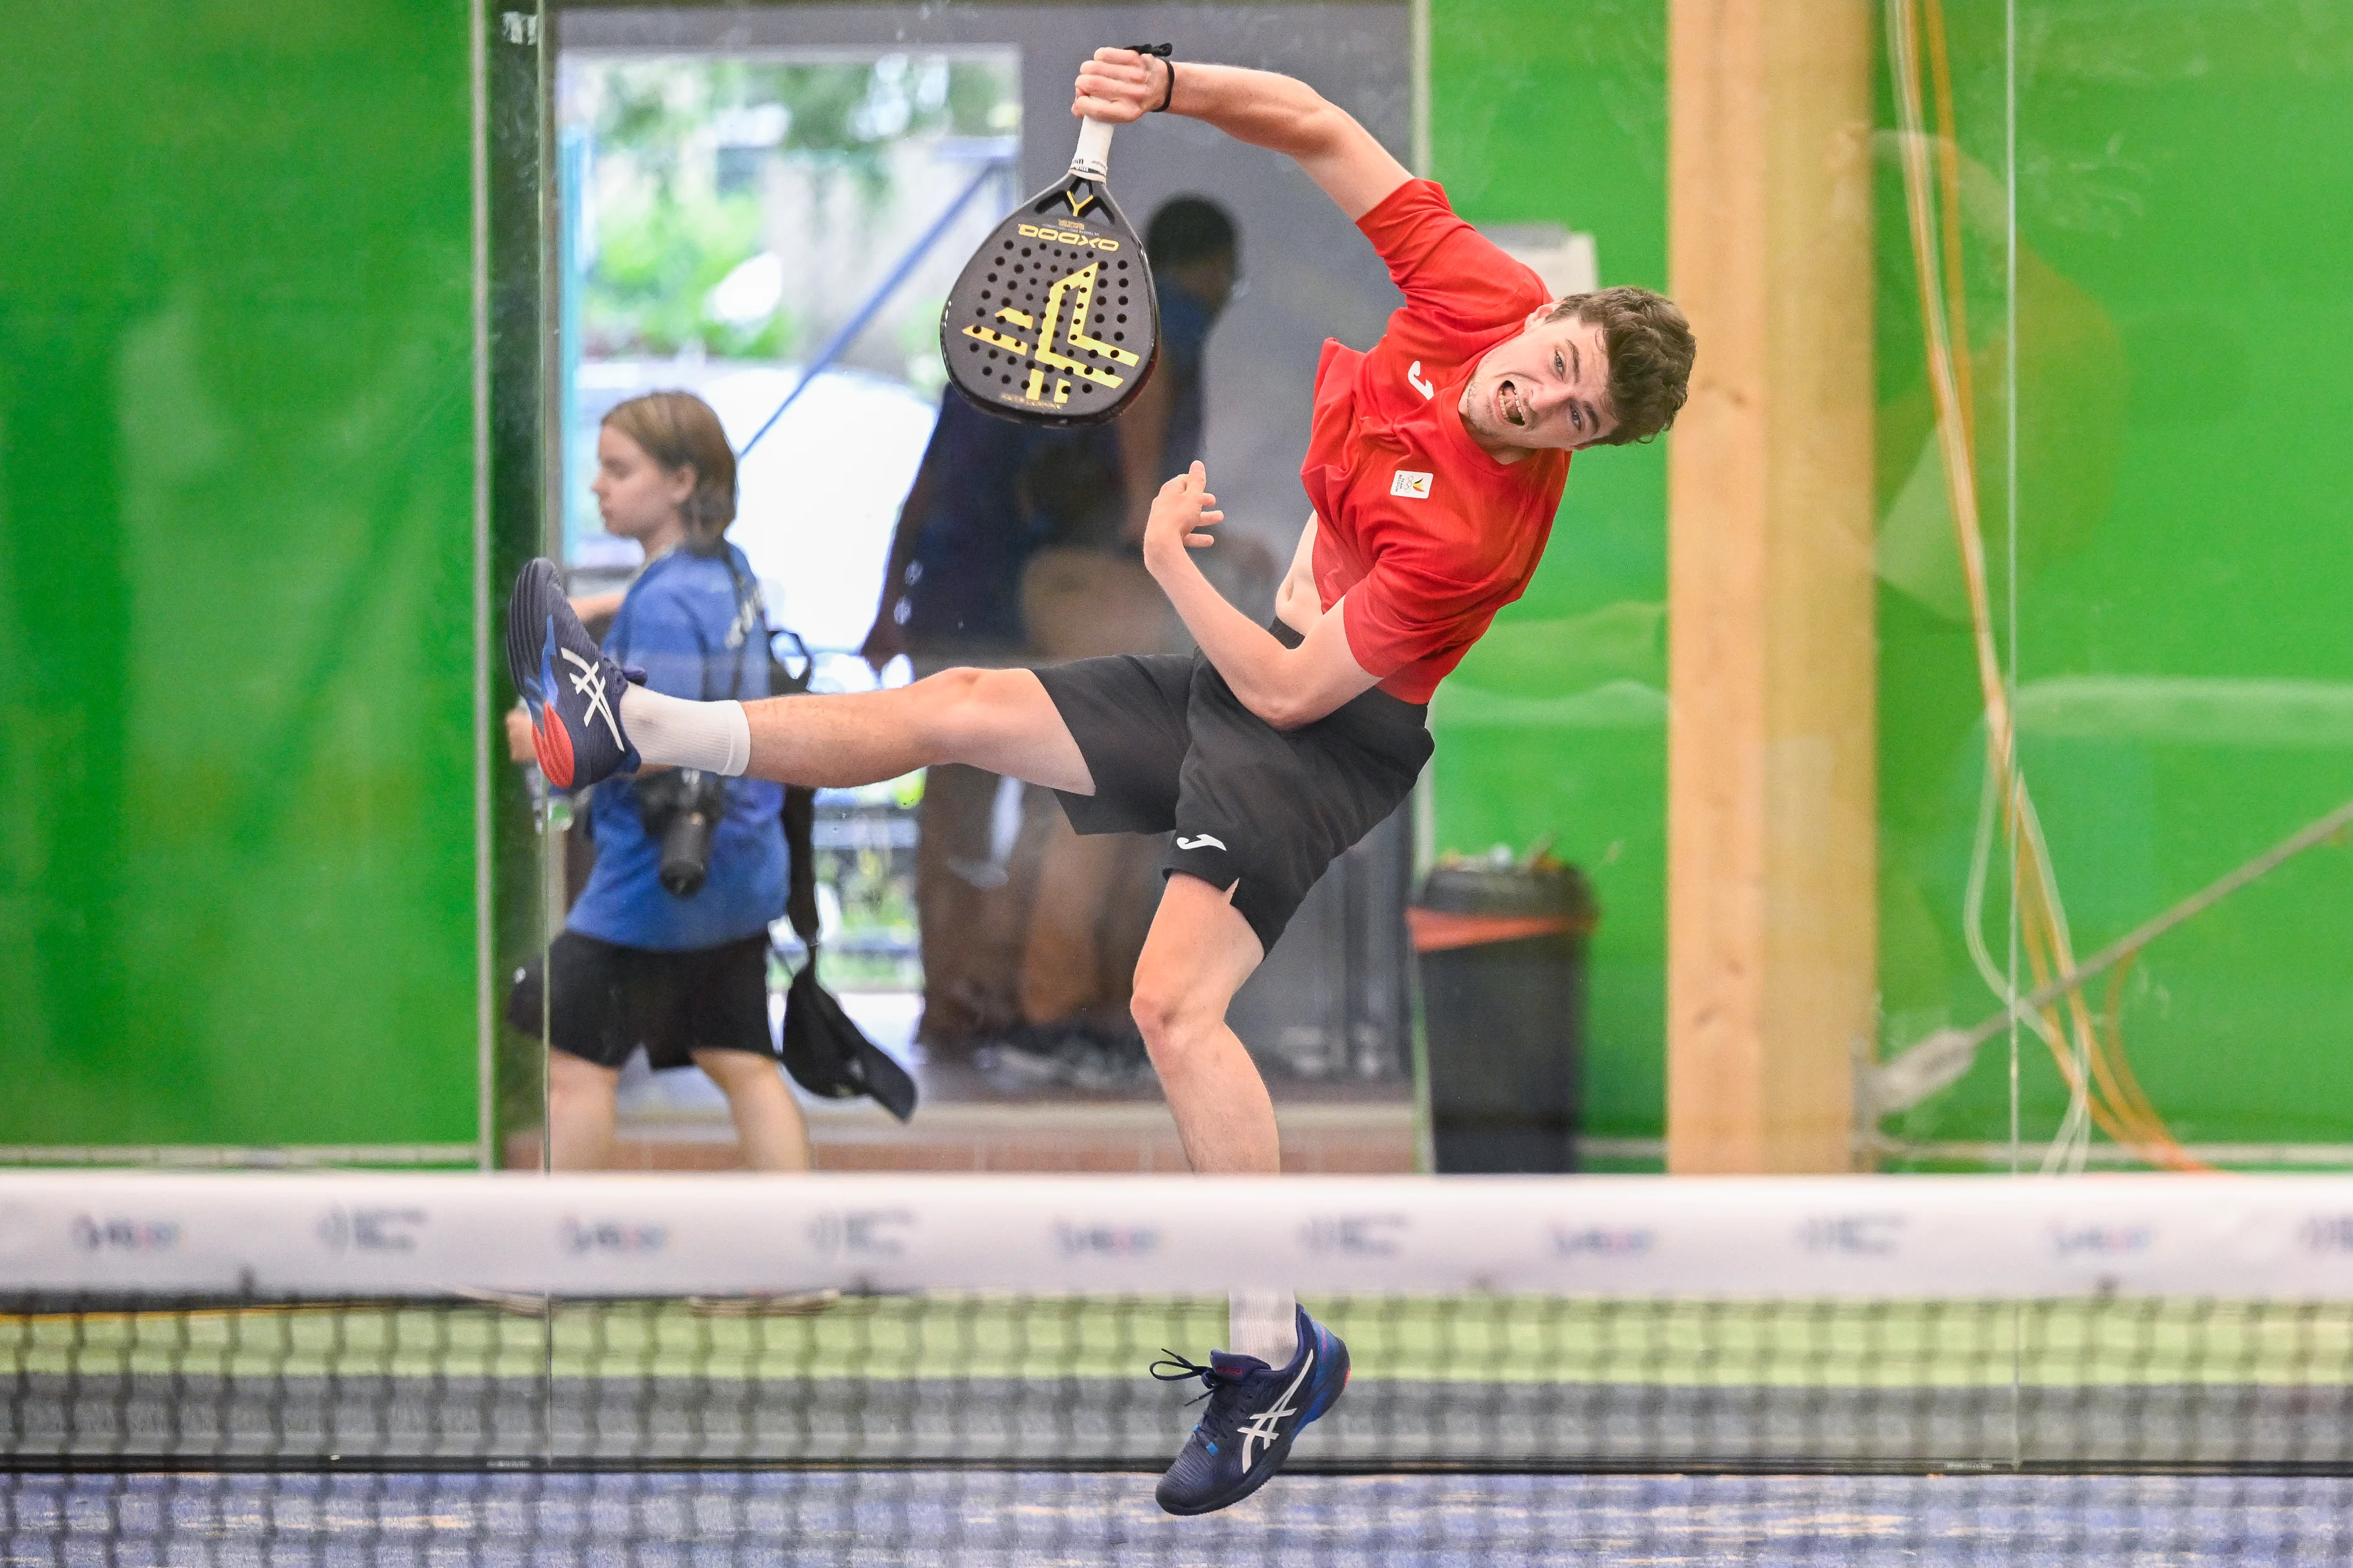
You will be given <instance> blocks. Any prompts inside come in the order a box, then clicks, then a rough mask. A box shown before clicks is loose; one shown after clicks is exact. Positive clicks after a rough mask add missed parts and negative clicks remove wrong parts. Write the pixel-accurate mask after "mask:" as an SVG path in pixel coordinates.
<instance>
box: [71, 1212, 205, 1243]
mask: <svg viewBox="0 0 2353 1568" xmlns="http://www.w3.org/2000/svg"><path fill="white" fill-rule="evenodd" d="M67 1232H68V1234H69V1235H70V1236H71V1237H73V1244H74V1245H75V1246H76V1247H79V1248H81V1250H83V1251H84V1252H169V1251H171V1250H172V1249H173V1248H174V1247H178V1246H179V1245H180V1222H179V1221H178V1220H175V1219H132V1218H129V1217H127V1216H125V1215H87V1214H78V1215H74V1216H73V1220H72V1222H71V1224H70V1225H69V1226H68V1227H67Z"/></svg>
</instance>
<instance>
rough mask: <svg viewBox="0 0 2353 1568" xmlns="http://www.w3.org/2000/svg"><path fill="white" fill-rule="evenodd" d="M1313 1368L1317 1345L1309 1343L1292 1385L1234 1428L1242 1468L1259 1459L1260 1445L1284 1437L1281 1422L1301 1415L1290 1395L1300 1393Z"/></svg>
mask: <svg viewBox="0 0 2353 1568" xmlns="http://www.w3.org/2000/svg"><path fill="white" fill-rule="evenodd" d="M1314 1370H1315V1347H1314V1345H1309V1346H1308V1347H1307V1354H1306V1355H1305V1356H1304V1357H1303V1358H1302V1359H1301V1362H1300V1367H1299V1375H1298V1376H1297V1377H1294V1378H1293V1379H1292V1380H1291V1386H1290V1387H1289V1388H1286V1389H1284V1390H1283V1391H1282V1398H1280V1399H1278V1400H1276V1401H1275V1402H1274V1403H1273V1404H1272V1405H1269V1406H1268V1407H1267V1408H1266V1409H1264V1410H1261V1411H1260V1412H1259V1413H1258V1414H1257V1415H1253V1416H1251V1417H1250V1419H1249V1420H1248V1421H1247V1422H1245V1423H1243V1424H1242V1425H1241V1426H1239V1427H1236V1428H1235V1431H1234V1435H1235V1436H1238V1437H1240V1439H1241V1440H1242V1468H1244V1469H1248V1468H1250V1466H1251V1465H1252V1464H1253V1463H1255V1462H1256V1461H1257V1458H1258V1446H1259V1445H1260V1444H1261V1443H1271V1442H1273V1441H1274V1440H1275V1439H1276V1438H1278V1437H1280V1436H1282V1432H1281V1431H1280V1430H1279V1429H1278V1427H1279V1425H1280V1423H1281V1422H1282V1421H1283V1420H1284V1419H1286V1418H1287V1417H1289V1416H1293V1415H1298V1414H1299V1412H1298V1410H1297V1408H1296V1407H1294V1406H1293V1405H1292V1403H1291V1396H1292V1395H1293V1394H1297V1393H1298V1392H1299V1385H1300V1384H1303V1383H1305V1382H1306V1381H1307V1374H1308V1373H1311V1372H1313V1371H1314Z"/></svg>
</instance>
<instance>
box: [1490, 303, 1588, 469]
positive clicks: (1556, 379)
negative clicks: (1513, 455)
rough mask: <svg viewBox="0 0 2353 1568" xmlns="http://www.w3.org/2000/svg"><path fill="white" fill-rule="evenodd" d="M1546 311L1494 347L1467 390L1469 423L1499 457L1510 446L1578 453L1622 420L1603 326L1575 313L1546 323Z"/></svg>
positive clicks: (1538, 313)
mask: <svg viewBox="0 0 2353 1568" xmlns="http://www.w3.org/2000/svg"><path fill="white" fill-rule="evenodd" d="M1546 309H1547V310H1549V309H1550V307H1546ZM1544 315H1545V312H1544V311H1542V310H1540V311H1537V312H1536V313H1535V314H1534V315H1531V316H1530V317H1529V318H1528V325H1527V327H1526V329H1525V331H1522V332H1521V333H1520V335H1519V336H1518V337H1516V338H1513V339H1511V340H1509V341H1508V342H1501V343H1497V344H1496V345H1495V346H1494V347H1493V348H1492V349H1490V350H1488V351H1487V357H1486V358H1484V359H1482V360H1481V361H1480V362H1479V369H1478V371H1477V372H1476V374H1473V375H1472V377H1471V380H1470V383H1469V384H1467V385H1465V386H1464V387H1463V389H1462V404H1461V411H1462V426H1463V428H1464V429H1466V430H1468V431H1470V432H1471V436H1472V439H1473V440H1475V441H1477V442H1478V443H1479V444H1480V445H1481V446H1482V447H1486V448H1487V449H1488V450H1489V451H1491V452H1496V453H1497V454H1498V455H1499V456H1500V455H1501V451H1502V450H1504V449H1511V448H1517V449H1519V450H1523V451H1541V450H1543V449H1545V448H1546V447H1559V448H1561V449H1563V450H1567V451H1575V450H1576V449H1577V447H1590V446H1591V445H1593V443H1595V442H1596V441H1599V440H1600V439H1601V438H1602V437H1605V436H1607V435H1609V432H1610V430H1611V429H1612V428H1613V427H1614V426H1616V425H1617V422H1618V420H1617V416H1616V415H1615V414H1614V413H1612V412H1611V410H1610V407H1609V354H1608V352H1607V350H1606V349H1605V347H1604V346H1603V343H1602V339H1601V329H1600V328H1599V326H1597V325H1595V324H1594V323H1592V322H1590V321H1580V320H1578V319H1577V317H1575V316H1571V317H1569V318H1568V319H1567V320H1566V321H1546V320H1545V319H1544Z"/></svg>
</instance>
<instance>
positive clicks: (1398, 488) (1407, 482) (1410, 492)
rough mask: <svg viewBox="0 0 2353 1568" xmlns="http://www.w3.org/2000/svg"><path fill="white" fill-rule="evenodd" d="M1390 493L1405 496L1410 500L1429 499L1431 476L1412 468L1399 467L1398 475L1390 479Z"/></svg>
mask: <svg viewBox="0 0 2353 1568" xmlns="http://www.w3.org/2000/svg"><path fill="white" fill-rule="evenodd" d="M1389 494H1391V495H1393V496H1403V497H1405V498H1406V499H1407V500H1429V499H1430V476H1429V475H1428V474H1417V473H1415V472H1414V471H1413V470H1412V469H1410V468H1399V469H1398V471H1397V476H1396V477H1395V478H1394V479H1390V480H1389Z"/></svg>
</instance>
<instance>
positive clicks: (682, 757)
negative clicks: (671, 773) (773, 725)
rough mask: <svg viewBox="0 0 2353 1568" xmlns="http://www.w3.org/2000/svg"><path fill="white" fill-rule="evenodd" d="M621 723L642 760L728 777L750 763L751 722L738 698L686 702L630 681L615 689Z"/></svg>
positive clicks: (742, 769)
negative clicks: (730, 700)
mask: <svg viewBox="0 0 2353 1568" xmlns="http://www.w3.org/2000/svg"><path fill="white" fill-rule="evenodd" d="M621 728H622V729H623V730H626V731H628V736H629V744H631V745H633V746H635V747H636V748H637V749H638V758H639V759H640V760H641V761H644V762H649V763H671V764H673V765H674V766H677V767H681V768H701V769H702V770H703V771H704V772H705V773H725V774H726V775H728V776H729V777H730V778H733V777H734V776H736V775H737V774H739V773H742V772H743V771H744V769H745V768H747V767H750V766H751V765H752V722H751V721H750V720H748V719H746V718H744V705H743V704H742V703H741V702H689V701H688V700H686V699H684V698H683V697H664V696H663V695H662V694H661V693H660V692H659V691H649V690H647V689H645V688H644V687H642V686H639V685H638V683H637V682H635V681H631V682H630V683H629V687H628V690H626V691H624V692H622V693H621Z"/></svg>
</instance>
